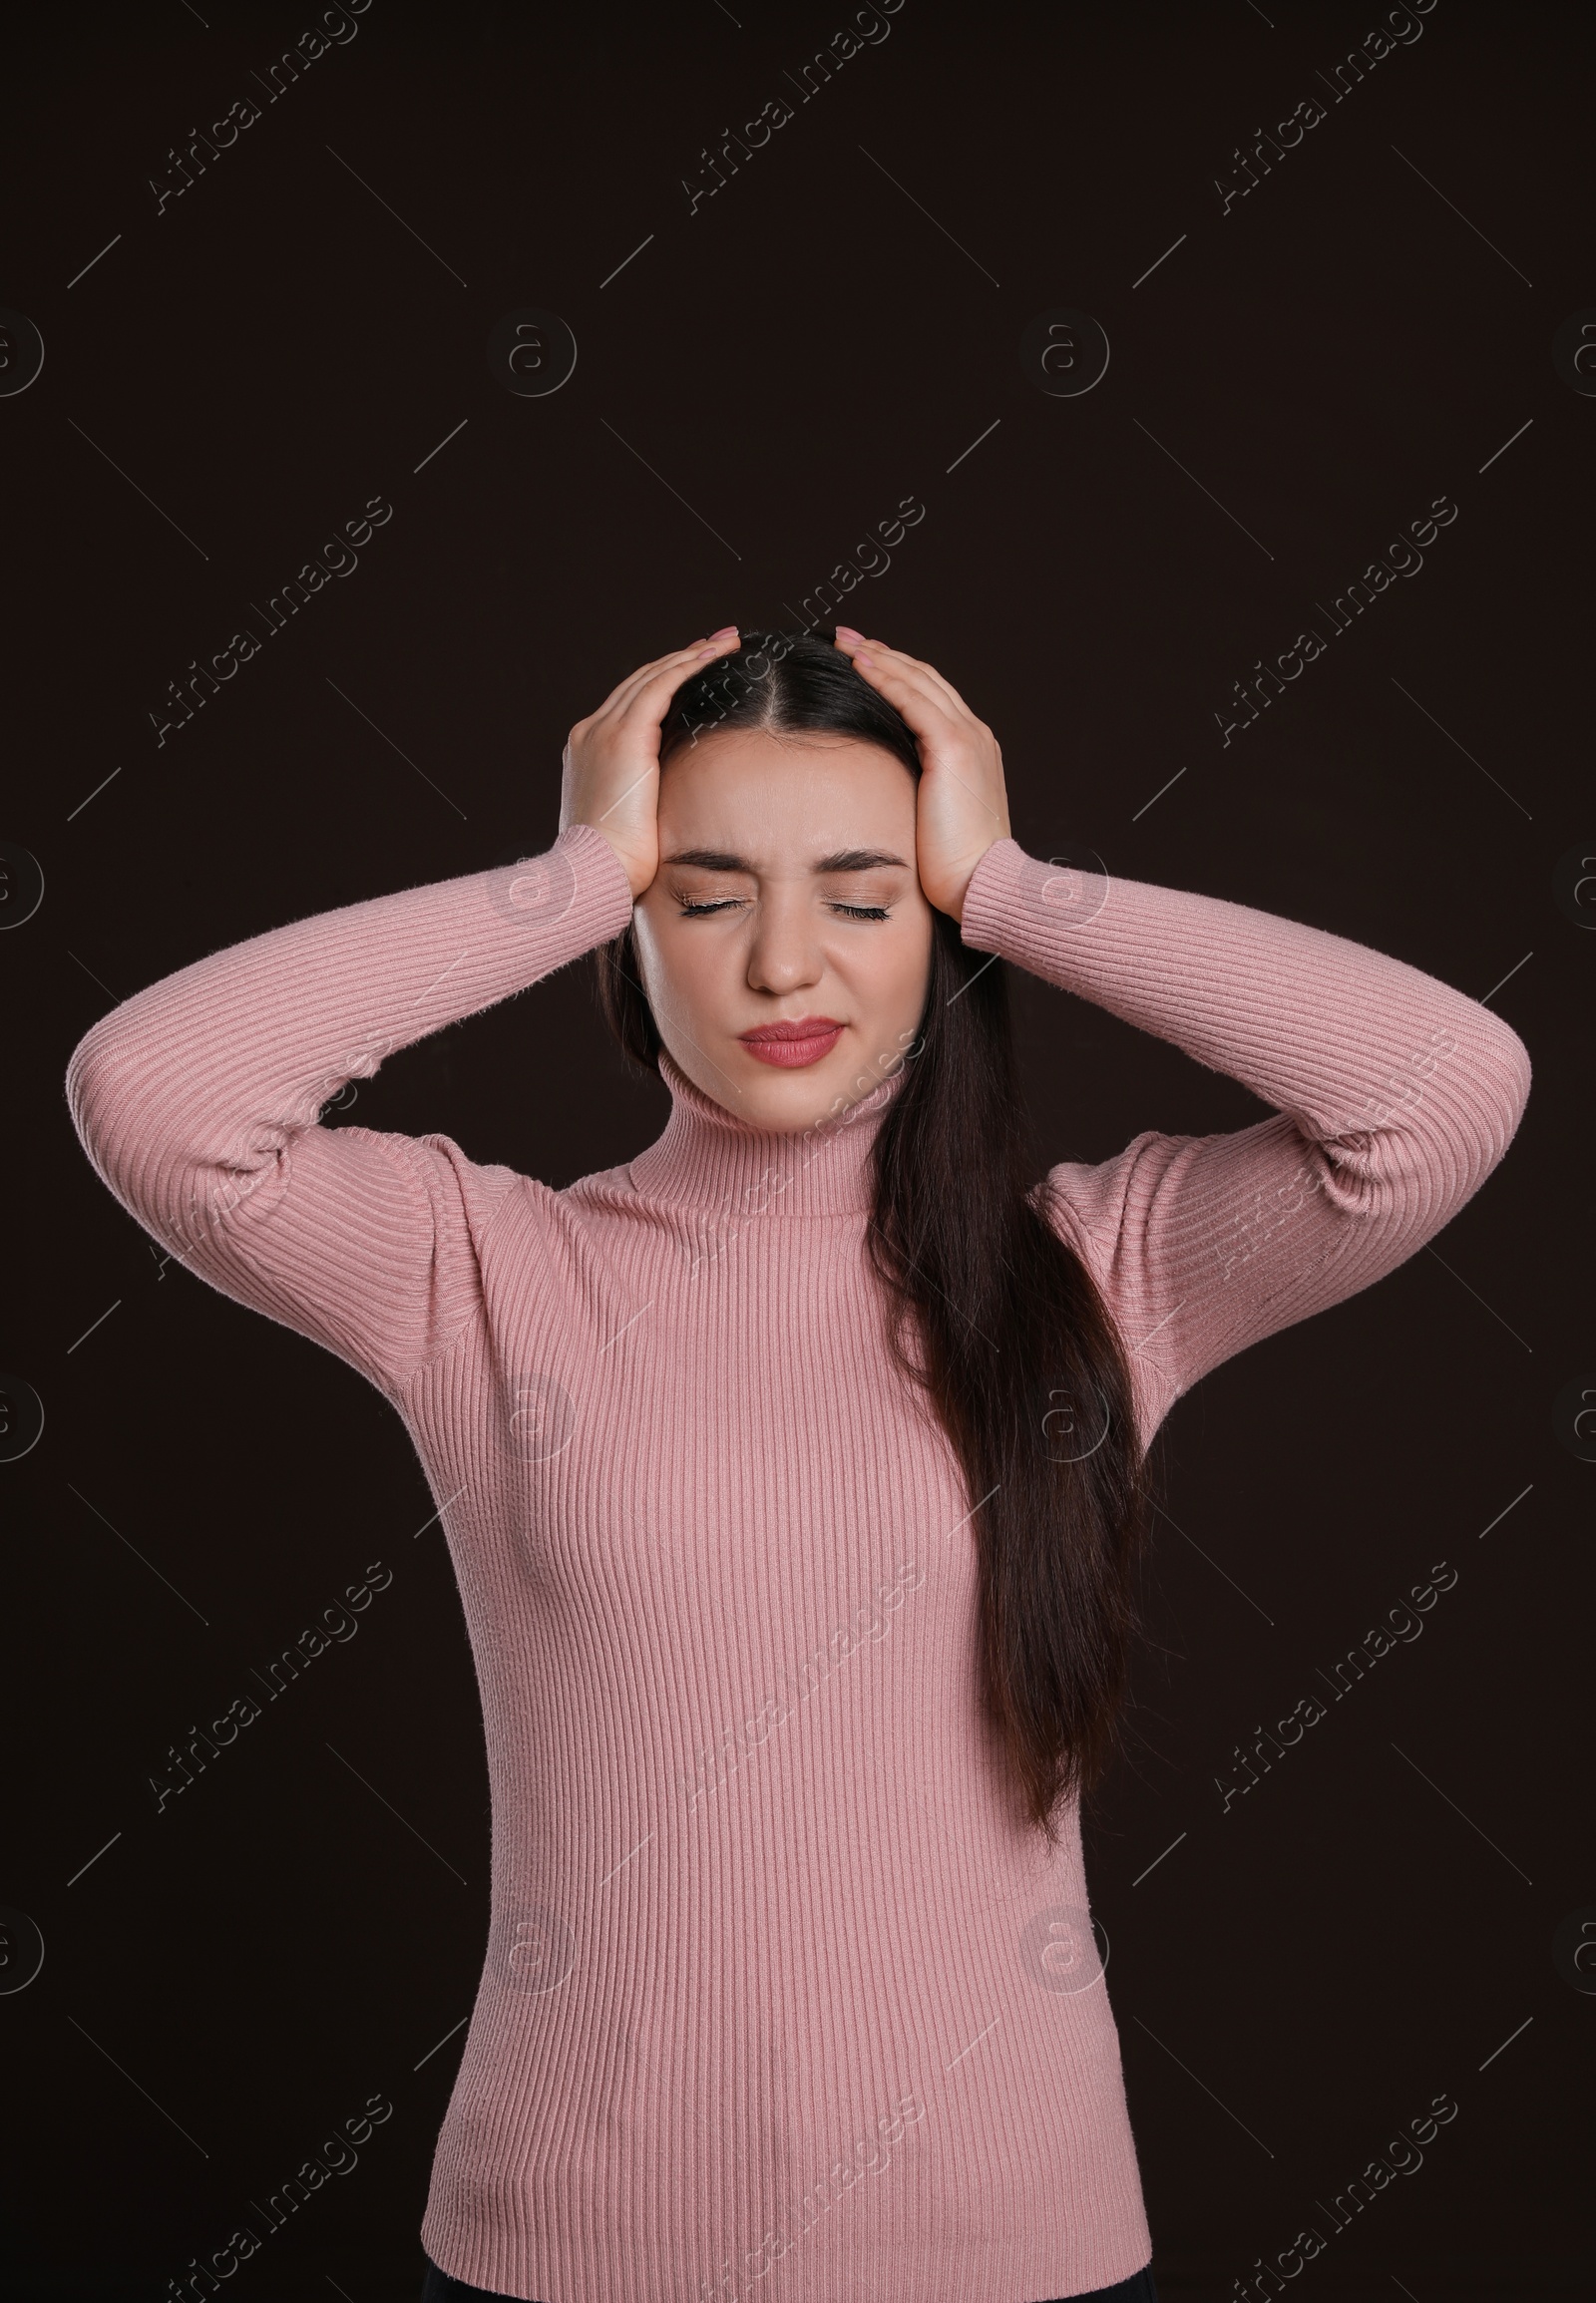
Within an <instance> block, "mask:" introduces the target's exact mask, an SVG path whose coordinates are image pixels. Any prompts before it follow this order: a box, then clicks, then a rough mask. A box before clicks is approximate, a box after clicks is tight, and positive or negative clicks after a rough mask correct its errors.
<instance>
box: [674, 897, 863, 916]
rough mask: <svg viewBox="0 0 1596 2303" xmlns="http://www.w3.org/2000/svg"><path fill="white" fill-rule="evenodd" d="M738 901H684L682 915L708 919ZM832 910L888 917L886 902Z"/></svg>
mask: <svg viewBox="0 0 1596 2303" xmlns="http://www.w3.org/2000/svg"><path fill="white" fill-rule="evenodd" d="M678 901H680V900H679V899H678ZM738 902H739V899H738V898H737V897H735V896H722V897H721V898H720V899H719V901H718V902H716V903H713V904H689V903H687V902H685V901H682V902H681V917H682V919H683V920H707V919H708V918H709V917H710V915H711V914H712V913H715V912H724V911H726V910H727V909H728V907H730V906H732V905H735V904H736V903H738ZM832 910H833V911H834V912H840V913H841V914H842V915H843V917H844V918H845V919H847V920H885V919H886V917H887V907H886V906H885V904H833V906H832Z"/></svg>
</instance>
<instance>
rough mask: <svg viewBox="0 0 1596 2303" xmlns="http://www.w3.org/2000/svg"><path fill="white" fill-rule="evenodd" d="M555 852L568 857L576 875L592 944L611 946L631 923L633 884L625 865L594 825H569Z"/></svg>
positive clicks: (557, 842) (556, 845) (557, 841)
mask: <svg viewBox="0 0 1596 2303" xmlns="http://www.w3.org/2000/svg"><path fill="white" fill-rule="evenodd" d="M554 852H558V853H560V854H562V855H564V856H566V857H568V858H569V859H570V862H571V865H572V868H573V869H574V871H575V872H576V875H577V888H578V892H579V901H580V902H581V904H582V909H583V913H584V916H585V919H586V921H587V924H588V926H589V929H590V932H591V935H592V939H593V943H594V944H595V945H598V944H607V943H609V942H610V941H611V940H612V939H613V938H614V937H616V936H618V935H619V934H620V933H621V931H622V929H624V928H627V927H629V926H630V924H631V913H632V899H631V882H630V881H629V880H628V879H627V877H626V870H625V866H624V865H623V864H622V863H621V861H620V858H619V857H618V856H617V855H616V854H615V851H614V849H613V848H611V846H610V845H609V842H608V841H607V840H606V839H605V838H604V836H603V834H602V832H600V831H599V830H598V827H597V826H596V825H594V824H571V825H568V826H567V828H566V830H565V831H563V832H562V833H561V835H560V837H559V839H558V840H556V842H555V848H554Z"/></svg>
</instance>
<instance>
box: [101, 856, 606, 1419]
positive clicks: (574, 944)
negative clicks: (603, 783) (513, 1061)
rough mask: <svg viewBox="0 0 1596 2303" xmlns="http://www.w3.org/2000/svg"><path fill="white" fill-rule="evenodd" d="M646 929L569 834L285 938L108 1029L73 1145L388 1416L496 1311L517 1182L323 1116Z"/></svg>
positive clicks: (162, 1237)
mask: <svg viewBox="0 0 1596 2303" xmlns="http://www.w3.org/2000/svg"><path fill="white" fill-rule="evenodd" d="M630 917H631V890H630V886H629V884H628V882H627V879H626V875H625V872H624V870H623V869H622V867H621V865H620V862H619V860H618V858H617V857H616V856H615V853H614V851H613V849H612V848H611V847H610V846H609V843H608V841H607V840H605V839H604V837H603V835H602V833H600V832H598V831H596V830H594V829H593V827H592V826H590V825H574V826H573V827H572V828H571V829H570V830H569V831H567V832H564V833H562V834H561V836H560V838H559V839H558V840H557V841H556V842H555V844H554V846H553V847H552V848H551V849H550V850H549V851H548V852H547V854H545V855H543V856H538V857H533V858H530V859H528V860H526V861H525V862H523V863H521V864H517V865H514V866H509V867H504V868H501V869H498V870H494V871H489V872H480V873H473V874H470V875H468V876H466V877H464V878H461V879H456V880H442V881H438V882H436V883H435V884H433V885H432V886H430V887H424V888H413V889H409V890H406V891H404V892H403V893H400V894H398V895H392V896H379V897H375V898H373V899H372V900H371V901H369V902H367V903H361V904H350V905H347V906H345V907H343V908H342V909H340V910H337V911H332V912H324V913H321V914H319V915H318V916H316V917H315V918H313V919H308V920H300V921H296V922H295V923H294V924H293V925H292V926H290V927H286V928H276V929H272V930H271V931H270V932H269V933H267V934H266V935H263V936H256V937H253V938H251V939H250V940H249V941H248V942H246V943H243V944H237V945H234V946H232V947H231V948H230V949H229V950H227V951H223V952H217V953H213V954H211V956H210V957H209V958H208V959H204V960H196V961H195V962H194V963H193V965H191V966H188V967H183V968H180V969H179V970H178V971H177V973H176V974H173V975H168V976H166V977H164V978H163V979H162V980H161V981H160V982H159V983H154V984H151V985H150V986H149V988H148V989H147V990H144V991H140V992H137V993H136V994H135V995H134V996H133V997H132V998H131V999H127V1000H124V1001H123V1003H122V1005H121V1006H120V1007H115V1008H113V1009H112V1010H111V1012H110V1013H109V1014H108V1015H105V1016H102V1018H101V1019H100V1021H99V1022H98V1023H97V1024H95V1026H94V1027H93V1029H92V1030H91V1031H89V1032H88V1033H87V1034H86V1035H85V1037H84V1038H83V1039H82V1040H81V1041H80V1042H79V1044H78V1046H77V1047H76V1048H75V1049H74V1051H73V1054H72V1059H71V1062H70V1065H69V1067H68V1071H67V1099H68V1104H69V1107H70V1109H71V1113H72V1118H73V1123H74V1125H75V1126H76V1128H77V1131H78V1135H79V1138H80V1140H81V1142H82V1144H83V1147H84V1149H85V1151H86V1152H87V1153H88V1155H89V1159H90V1161H91V1162H92V1164H93V1166H94V1167H95V1169H96V1171H97V1172H98V1174H99V1175H100V1176H101V1178H102V1179H103V1181H104V1182H105V1183H106V1184H107V1185H108V1186H109V1187H110V1189H111V1191H112V1192H113V1193H114V1194H115V1195H116V1197H117V1199H118V1200H120V1201H121V1203H122V1205H123V1206H124V1207H125V1208H126V1209H127V1210H128V1212H129V1213H130V1215H132V1216H134V1217H135V1218H136V1219H137V1221H138V1222H139V1223H140V1224H142V1225H143V1226H144V1228H145V1230H146V1231H148V1232H150V1233H152V1234H153V1235H154V1236H155V1238H156V1239H158V1240H159V1241H160V1242H161V1243H162V1245H163V1246H164V1247H166V1248H168V1249H170V1250H171V1252H172V1253H173V1255H174V1256H176V1257H177V1258H178V1259H179V1261H180V1262H182V1263H183V1264H184V1265H185V1266H186V1267H187V1268H188V1269H189V1270H190V1271H193V1272H195V1273H196V1274H198V1275H199V1277H200V1278H201V1279H203V1280H206V1281H208V1282H209V1283H210V1285H211V1286H212V1287H215V1288H218V1289H220V1290H221V1291H222V1293H223V1294H225V1295H228V1296H231V1297H232V1298H234V1299H235V1300H236V1301H237V1302H238V1303H241V1304H247V1305H249V1306H250V1307H252V1308H253V1309H254V1310H256V1311H259V1312H264V1313H265V1314H267V1316H268V1317H269V1318H271V1319H274V1320H277V1321H279V1322H281V1323H282V1325H283V1326H285V1327H288V1328H292V1329H294V1330H296V1331H297V1332H298V1333H299V1334H301V1335H304V1336H308V1337H311V1338H313V1339H314V1340H315V1341H316V1342H318V1343H323V1344H325V1345H326V1346H327V1347H328V1348H329V1349H331V1350H333V1351H335V1352H337V1353H338V1355H339V1356H340V1357H341V1358H344V1359H346V1360H348V1361H349V1363H350V1364H351V1365H352V1366H354V1367H357V1368H358V1369H359V1370H360V1371H361V1373H362V1374H364V1375H366V1376H368V1377H369V1378H370V1379H371V1380H372V1381H373V1382H375V1383H376V1384H377V1385H378V1387H379V1389H382V1390H384V1391H387V1392H390V1393H391V1392H392V1391H393V1390H394V1389H395V1388H396V1387H397V1386H398V1385H399V1384H400V1383H402V1382H403V1380H404V1379H405V1377H406V1376H407V1375H409V1374H410V1373H412V1372H413V1371H414V1370H415V1369H416V1368H417V1367H419V1366H421V1365H424V1364H425V1363H426V1362H427V1361H429V1360H430V1359H433V1358H435V1357H437V1356H438V1355H439V1353H441V1352H442V1351H444V1350H445V1349H447V1347H448V1345H449V1343H451V1342H452V1341H453V1339H454V1338H455V1337H456V1336H457V1335H458V1334H459V1333H460V1332H461V1330H462V1329H463V1328H464V1327H465V1326H466V1325H467V1324H468V1323H469V1322H470V1321H471V1319H472V1318H473V1317H474V1316H475V1315H476V1313H477V1311H478V1310H479V1308H480V1306H481V1301H482V1298H481V1280H480V1271H479V1266H478V1261H477V1254H478V1249H479V1248H480V1245H481V1242H482V1239H483V1237H484V1234H485V1233H486V1230H487V1228H488V1226H489V1225H490V1224H491V1222H492V1221H493V1218H494V1216H495V1214H496V1213H497V1212H498V1209H499V1208H500V1207H501V1206H502V1205H503V1203H504V1200H505V1197H506V1195H507V1194H508V1193H509V1192H510V1190H511V1189H512V1188H513V1187H514V1185H515V1183H516V1181H517V1179H516V1176H515V1174H514V1171H513V1170H511V1169H509V1168H503V1167H479V1166H477V1165H475V1164H474V1163H473V1162H472V1161H470V1160H468V1159H467V1158H466V1156H465V1154H464V1153H463V1152H462V1151H461V1150H460V1149H459V1147H458V1145H456V1144H454V1143H453V1142H451V1141H450V1139H449V1138H448V1137H447V1136H441V1135H427V1136H420V1137H414V1136H407V1135H398V1134H387V1133H379V1132H377V1131H376V1130H374V1129H371V1128H364V1127H339V1128H327V1127H322V1126H320V1125H319V1124H318V1121H319V1117H320V1113H321V1110H322V1107H323V1106H324V1105H325V1104H326V1103H327V1102H328V1101H329V1099H331V1098H332V1097H334V1096H336V1095H337V1094H338V1093H339V1092H340V1091H341V1090H342V1088H343V1087H344V1086H346V1085H347V1083H348V1082H349V1081H350V1080H352V1079H370V1078H371V1077H372V1076H373V1075H374V1073H375V1072H376V1071H377V1069H378V1067H379V1065H380V1064H381V1062H382V1060H383V1057H384V1056H386V1055H390V1054H392V1053H393V1052H394V1051H395V1050H396V1049H399V1048H402V1047H408V1046H410V1045H411V1044H412V1042H413V1041H415V1040H418V1039H423V1038H425V1037H426V1036H427V1035H428V1034H429V1033H430V1032H434V1031H438V1030H441V1029H442V1028H443V1026H444V1025H446V1024H449V1023H454V1022H456V1021H458V1020H459V1019H460V1018H462V1017H464V1016H467V1015H473V1014H476V1013H477V1012H478V1011H479V1010H480V1009H482V1008H485V1007H491V1006H493V1005H495V1004H496V1003H497V1002H498V1001H499V1000H502V999H505V998H508V997H509V996H510V995H511V994H512V993H513V992H517V991H520V990H523V989H525V988H526V986H527V985H529V984H532V983H535V982H537V980H538V979H539V977H540V976H544V975H547V974H549V973H550V972H552V970H553V969H555V968H557V967H561V966H564V965H565V964H566V963H567V962H568V961H570V960H575V959H576V958H578V957H579V955H580V954H582V953H584V952H588V951H590V950H592V949H593V948H594V947H595V946H596V945H598V944H600V943H603V942H604V941H606V940H607V939H608V938H610V937H612V936H615V935H618V934H619V932H620V930H621V929H622V928H624V927H625V925H626V923H627V921H628V920H629V919H630Z"/></svg>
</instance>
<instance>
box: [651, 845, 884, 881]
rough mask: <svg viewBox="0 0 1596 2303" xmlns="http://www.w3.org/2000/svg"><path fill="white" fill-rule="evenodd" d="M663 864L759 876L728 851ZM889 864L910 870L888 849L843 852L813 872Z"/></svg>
mask: <svg viewBox="0 0 1596 2303" xmlns="http://www.w3.org/2000/svg"><path fill="white" fill-rule="evenodd" d="M663 861H664V862H665V863H666V864H676V865H688V866H694V867H696V868H697V870H699V871H700V872H746V873H747V874H748V876H749V878H750V879H757V878H758V876H759V874H758V867H757V866H756V865H753V864H750V863H749V861H748V859H747V857H746V856H736V855H733V854H732V853H731V851H730V850H729V849H725V848H678V849H677V850H676V851H675V852H674V854H672V855H669V856H666V857H665V858H664V859H663ZM888 864H896V865H897V866H898V867H899V868H900V869H901V870H907V869H908V866H907V864H906V863H905V860H904V858H903V857H902V856H894V855H892V854H890V853H889V851H888V850H887V849H885V848H839V849H838V850H837V852H836V854H835V855H831V856H822V857H821V859H820V861H819V863H818V864H815V865H813V866H812V867H811V869H812V870H813V871H815V872H817V873H823V872H873V871H876V870H879V869H880V867H881V866H883V865H888Z"/></svg>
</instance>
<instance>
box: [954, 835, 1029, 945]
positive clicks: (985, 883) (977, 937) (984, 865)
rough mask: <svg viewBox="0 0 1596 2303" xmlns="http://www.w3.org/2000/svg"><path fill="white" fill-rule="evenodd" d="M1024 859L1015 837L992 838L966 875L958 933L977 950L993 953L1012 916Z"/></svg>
mask: <svg viewBox="0 0 1596 2303" xmlns="http://www.w3.org/2000/svg"><path fill="white" fill-rule="evenodd" d="M1027 861H1028V859H1027V857H1026V855H1025V851H1024V849H1023V848H1021V846H1020V845H1019V842H1018V841H1017V840H994V842H993V844H992V846H991V847H990V848H989V849H988V850H987V853H986V854H985V856H983V857H982V859H981V862H980V863H979V864H978V865H977V866H976V869H975V870H974V872H972V874H971V875H970V884H969V886H968V887H967V888H966V890H965V910H964V918H963V919H962V920H961V922H960V927H959V933H960V935H961V937H962V938H963V940H964V942H965V943H966V944H968V945H970V946H971V947H972V948H973V949H974V950H975V951H977V952H997V951H998V950H999V948H1000V947H1001V944H1002V941H1003V924H1004V922H1005V921H1007V920H1011V919H1012V918H1013V915H1014V908H1015V904H1016V902H1017V900H1018V894H1019V876H1020V873H1021V872H1022V870H1023V869H1024V866H1025V864H1026V862H1027Z"/></svg>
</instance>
